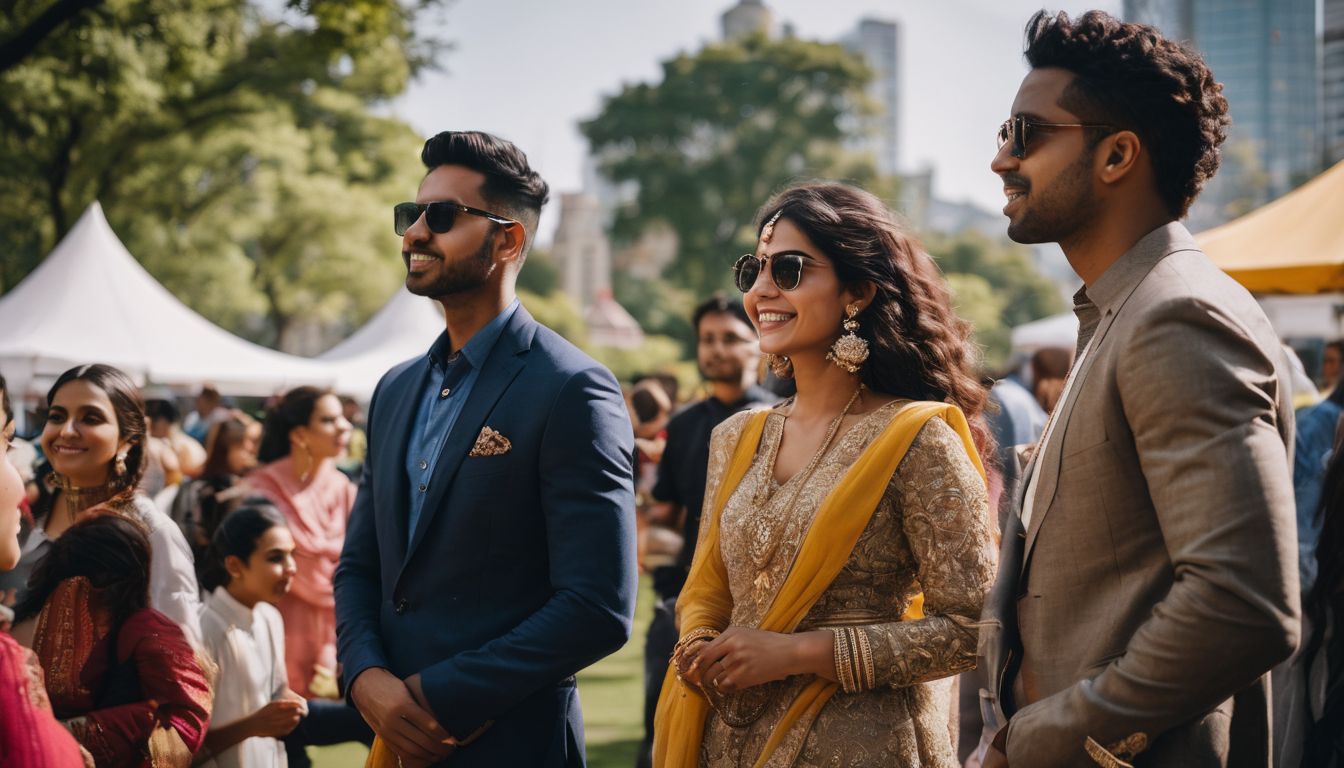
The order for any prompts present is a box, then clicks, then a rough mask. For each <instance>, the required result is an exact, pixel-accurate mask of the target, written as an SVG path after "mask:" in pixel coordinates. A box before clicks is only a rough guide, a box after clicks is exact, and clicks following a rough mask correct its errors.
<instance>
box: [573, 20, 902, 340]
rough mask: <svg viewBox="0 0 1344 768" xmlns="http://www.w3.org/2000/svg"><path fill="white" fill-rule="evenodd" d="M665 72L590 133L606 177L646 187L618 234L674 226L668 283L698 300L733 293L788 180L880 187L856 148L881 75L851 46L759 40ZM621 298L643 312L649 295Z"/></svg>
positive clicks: (597, 120)
mask: <svg viewBox="0 0 1344 768" xmlns="http://www.w3.org/2000/svg"><path fill="white" fill-rule="evenodd" d="M662 68H663V78H662V81H661V82H659V83H655V84H650V83H641V84H637V85H629V86H626V87H625V88H623V89H622V90H621V92H620V93H618V94H616V95H615V96H612V97H610V98H608V99H607V100H606V101H605V103H604V104H603V106H602V109H601V111H600V112H599V114H598V115H597V116H596V117H594V118H593V119H591V120H589V121H587V122H585V123H583V124H582V126H581V130H582V131H583V133H584V135H585V136H586V137H587V138H588V141H589V142H590V143H591V145H592V148H593V151H594V153H595V154H596V155H597V157H598V158H599V161H600V164H601V168H602V171H603V173H605V174H606V176H607V177H608V178H610V179H612V180H613V181H616V182H634V183H635V186H636V187H637V190H638V191H637V194H636V197H635V199H634V200H633V202H631V203H630V204H629V205H627V206H624V207H623V208H621V209H620V210H619V211H618V212H617V215H616V219H615V222H614V224H613V235H614V237H615V239H616V240H617V241H618V242H621V241H624V242H629V241H632V240H634V239H635V237H636V236H637V235H638V234H639V233H640V232H641V231H642V230H643V229H644V228H645V227H647V226H649V225H650V224H653V223H654V222H661V223H665V224H666V225H668V226H669V227H670V228H671V230H672V231H673V232H674V233H675V235H676V238H677V243H678V257H677V258H676V259H675V260H674V262H673V263H672V264H671V265H670V266H669V267H668V269H667V270H666V277H667V278H668V279H669V281H670V282H672V283H674V284H676V285H678V286H681V287H683V288H686V289H689V290H690V291H691V292H692V293H693V295H695V296H707V295H709V294H710V293H711V292H713V291H714V290H719V289H725V288H728V287H729V284H730V277H729V268H730V267H731V266H732V263H733V261H734V260H735V259H736V258H737V256H738V255H740V254H741V253H743V252H745V251H748V250H751V248H752V247H753V245H754V243H755V237H754V234H755V233H754V231H753V230H752V228H751V225H752V218H753V216H754V214H755V212H756V209H757V208H758V207H759V206H760V205H761V204H763V203H764V202H765V201H766V199H767V198H768V197H769V196H770V195H771V193H773V192H775V191H776V190H778V189H779V188H780V187H782V186H784V185H785V184H787V183H788V182H790V181H794V180H797V179H800V178H809V177H829V178H849V179H852V180H854V181H856V182H859V183H863V184H867V185H872V184H873V183H874V182H876V181H877V177H876V171H875V167H874V165H873V160H872V158H871V156H868V155H856V154H854V153H852V152H849V151H847V150H846V148H845V147H846V144H847V142H849V141H850V140H852V139H855V138H857V131H858V130H859V129H858V127H857V126H858V125H859V124H860V120H859V118H860V117H861V116H862V115H864V114H866V113H867V112H869V111H870V110H871V109H872V105H871V104H870V102H869V100H868V98H867V96H866V95H865V93H864V86H865V84H866V83H867V82H868V80H869V79H870V77H871V73H870V71H869V69H868V67H867V65H866V64H865V63H864V62H863V60H862V59H861V58H859V57H858V56H856V55H855V54H853V53H851V52H849V51H847V50H845V49H844V48H843V47H841V46H839V45H832V44H822V43H816V42H809V41H804V40H798V39H793V38H787V39H783V40H770V39H767V38H765V37H762V36H757V37H752V38H748V39H745V40H742V41H733V42H726V43H719V44H712V45H708V46H706V47H705V48H703V49H702V50H700V51H699V52H696V53H694V54H685V53H683V54H680V55H678V56H676V57H674V58H672V59H670V60H668V61H665V62H663V65H662ZM617 287H618V289H619V288H620V286H617ZM617 297H618V298H619V299H620V300H621V301H622V303H623V304H625V305H626V306H631V307H636V306H639V302H638V301H637V300H634V299H637V298H638V297H631V296H629V295H622V294H621V292H620V291H619V290H618V291H617ZM641 320H642V318H641Z"/></svg>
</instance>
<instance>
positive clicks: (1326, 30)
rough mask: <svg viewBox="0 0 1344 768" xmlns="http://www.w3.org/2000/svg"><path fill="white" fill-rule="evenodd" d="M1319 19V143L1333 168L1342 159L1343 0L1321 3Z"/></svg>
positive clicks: (1343, 138) (1343, 123)
mask: <svg viewBox="0 0 1344 768" xmlns="http://www.w3.org/2000/svg"><path fill="white" fill-rule="evenodd" d="M1321 20H1322V25H1321V46H1322V47H1321V141H1322V144H1323V147H1324V150H1325V162H1326V163H1327V164H1328V165H1333V164H1335V163H1338V162H1339V161H1341V160H1344V0H1325V2H1324V7H1323V8H1322V14H1321Z"/></svg>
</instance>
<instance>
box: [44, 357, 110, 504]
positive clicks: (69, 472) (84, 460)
mask: <svg viewBox="0 0 1344 768" xmlns="http://www.w3.org/2000/svg"><path fill="white" fill-rule="evenodd" d="M41 442H42V452H43V453H44V454H46V456H47V459H48V460H49V461H50V462H51V468H52V469H54V470H56V471H57V472H59V473H60V474H62V475H65V476H66V477H67V478H69V480H70V482H72V483H74V484H75V485H76V486H80V487H89V486H96V485H102V484H103V483H106V482H107V481H108V480H109V479H110V478H111V475H112V462H113V461H114V460H115V459H116V457H117V454H118V453H119V452H121V451H125V450H127V449H129V447H130V443H129V442H126V441H122V440H121V438H120V428H119V425H118V424H117V417H116V411H115V410H114V409H113V407H112V401H111V399H109V398H108V396H107V393H106V392H104V391H103V390H102V389H100V388H99V387H97V386H95V385H94V384H92V383H91V382H89V381H86V380H84V379H75V380H73V381H68V382H66V383H65V384H64V385H62V386H61V388H60V389H58V390H56V393H55V396H54V397H52V400H51V405H50V407H49V408H48V409H47V423H46V426H45V427H43V429H42V441H41Z"/></svg>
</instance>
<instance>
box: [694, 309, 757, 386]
mask: <svg viewBox="0 0 1344 768" xmlns="http://www.w3.org/2000/svg"><path fill="white" fill-rule="evenodd" d="M695 351H696V360H697V362H699V364H700V375H701V376H703V377H704V378H705V381H719V382H724V383H728V384H741V383H742V382H743V381H744V380H746V374H747V372H748V371H755V369H756V363H757V361H758V360H759V359H760V356H761V348H760V345H759V344H758V343H757V341H756V331H754V330H752V328H751V326H750V325H747V324H746V323H744V322H742V320H741V319H740V318H739V317H738V316H737V315H734V314H732V313H731V312H710V313H709V314H707V315H705V316H704V317H701V318H700V325H699V326H698V328H697V329H696V345H695Z"/></svg>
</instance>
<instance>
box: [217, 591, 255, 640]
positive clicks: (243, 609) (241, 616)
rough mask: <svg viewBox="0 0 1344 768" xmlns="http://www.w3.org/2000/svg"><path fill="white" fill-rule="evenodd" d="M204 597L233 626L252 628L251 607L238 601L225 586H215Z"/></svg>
mask: <svg viewBox="0 0 1344 768" xmlns="http://www.w3.org/2000/svg"><path fill="white" fill-rule="evenodd" d="M206 599H207V600H208V601H209V603H210V607H211V608H213V609H214V610H215V612H216V613H218V614H219V615H220V616H223V617H224V618H225V619H227V620H228V621H229V622H230V623H232V624H234V625H235V626H239V627H246V628H247V629H248V630H249V631H250V630H251V629H252V619H253V613H252V609H251V608H248V607H247V606H246V605H243V604H242V603H240V602H238V600H237V598H235V597H234V596H233V595H231V594H229V590H228V588H227V587H224V586H218V587H215V591H214V592H211V593H210V595H209V596H208V597H207V598H206Z"/></svg>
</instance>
